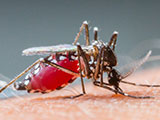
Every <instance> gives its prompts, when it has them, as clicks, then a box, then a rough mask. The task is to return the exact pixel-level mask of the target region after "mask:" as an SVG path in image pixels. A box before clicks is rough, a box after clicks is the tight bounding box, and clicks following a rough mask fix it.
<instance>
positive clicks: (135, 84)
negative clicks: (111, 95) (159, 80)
mask: <svg viewBox="0 0 160 120" xmlns="http://www.w3.org/2000/svg"><path fill="white" fill-rule="evenodd" d="M121 83H124V84H129V85H134V86H142V87H160V85H148V84H138V83H132V82H128V81H123V80H121Z"/></svg>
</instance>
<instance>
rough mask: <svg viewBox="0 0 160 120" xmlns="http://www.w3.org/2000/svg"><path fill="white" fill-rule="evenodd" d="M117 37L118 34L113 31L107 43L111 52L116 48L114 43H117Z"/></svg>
mask: <svg viewBox="0 0 160 120" xmlns="http://www.w3.org/2000/svg"><path fill="white" fill-rule="evenodd" d="M117 35H118V32H117V31H115V32H113V35H112V37H111V39H110V41H109V43H108V46H109V47H111V46H112V50H113V51H114V50H115V46H116V42H117Z"/></svg>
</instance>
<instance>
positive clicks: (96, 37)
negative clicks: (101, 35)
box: [93, 27, 98, 41]
mask: <svg viewBox="0 0 160 120" xmlns="http://www.w3.org/2000/svg"><path fill="white" fill-rule="evenodd" d="M93 32H94V40H95V41H97V40H98V28H97V27H94V29H93Z"/></svg>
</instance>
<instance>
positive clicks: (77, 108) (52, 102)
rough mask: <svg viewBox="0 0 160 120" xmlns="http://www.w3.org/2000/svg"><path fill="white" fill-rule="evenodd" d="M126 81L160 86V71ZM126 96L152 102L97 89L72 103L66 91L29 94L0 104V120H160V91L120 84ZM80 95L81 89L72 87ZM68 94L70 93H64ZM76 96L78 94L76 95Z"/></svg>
mask: <svg viewBox="0 0 160 120" xmlns="http://www.w3.org/2000/svg"><path fill="white" fill-rule="evenodd" d="M125 80H126V81H131V82H136V83H145V84H160V69H158V68H155V69H149V70H143V71H141V72H137V73H135V74H134V75H132V76H130V77H128V78H126V79H125ZM120 86H121V88H122V89H123V90H124V91H125V92H126V93H128V94H131V95H135V96H144V95H147V96H148V95H150V96H155V98H151V99H134V98H129V97H125V96H122V95H115V94H114V93H113V92H111V91H108V90H106V89H103V88H99V87H96V86H94V85H92V84H91V83H87V84H86V85H85V87H86V92H87V94H86V95H84V96H81V97H78V98H75V99H70V98H67V97H68V96H72V95H75V94H74V93H73V92H76V91H75V90H74V89H73V88H71V87H68V88H64V89H62V90H59V91H54V92H51V93H49V94H31V95H27V96H23V97H22V96H19V97H14V98H10V99H5V100H0V120H44V119H45V120H75V119H76V120H97V119H98V120H144V119H145V120H151V119H154V120H159V119H160V114H159V111H160V107H159V106H160V97H159V94H160V88H146V87H134V86H131V85H125V84H123V83H121V84H120ZM74 88H75V89H76V90H78V92H79V93H80V92H81V86H80V85H78V86H74ZM67 90H69V91H67ZM77 94H78V93H77Z"/></svg>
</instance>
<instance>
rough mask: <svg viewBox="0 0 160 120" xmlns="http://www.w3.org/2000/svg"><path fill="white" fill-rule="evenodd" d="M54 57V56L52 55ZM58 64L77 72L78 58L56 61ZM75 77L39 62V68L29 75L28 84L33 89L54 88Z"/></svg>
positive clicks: (67, 57)
mask: <svg viewBox="0 0 160 120" xmlns="http://www.w3.org/2000/svg"><path fill="white" fill-rule="evenodd" d="M52 57H53V59H55V56H52ZM56 64H58V65H60V66H62V67H64V68H67V69H69V70H72V71H74V72H77V73H78V68H79V67H78V60H69V56H68V55H67V56H66V58H65V59H63V60H60V61H57V63H56ZM74 79H76V77H75V76H73V75H71V74H68V73H66V72H63V71H61V70H59V69H57V68H55V67H52V66H45V65H44V64H43V63H40V70H39V72H38V73H36V74H35V75H33V76H32V77H31V81H30V85H31V89H34V90H41V91H45V90H55V89H58V88H59V87H63V86H65V85H67V84H68V82H69V81H70V80H74Z"/></svg>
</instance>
